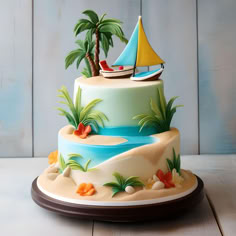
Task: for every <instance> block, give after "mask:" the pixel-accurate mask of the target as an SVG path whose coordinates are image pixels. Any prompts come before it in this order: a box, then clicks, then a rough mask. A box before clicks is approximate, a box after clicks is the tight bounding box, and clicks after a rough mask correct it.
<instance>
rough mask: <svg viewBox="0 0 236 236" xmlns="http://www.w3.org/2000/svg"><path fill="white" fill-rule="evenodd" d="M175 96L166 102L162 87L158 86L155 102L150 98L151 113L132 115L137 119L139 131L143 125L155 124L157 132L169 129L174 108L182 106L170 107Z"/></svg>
mask: <svg viewBox="0 0 236 236" xmlns="http://www.w3.org/2000/svg"><path fill="white" fill-rule="evenodd" d="M177 98H178V97H173V98H171V99H170V100H169V102H168V103H166V98H165V96H164V91H163V88H162V87H161V88H158V89H157V102H155V101H153V99H152V98H151V101H150V106H151V110H152V114H140V115H137V116H134V117H133V119H134V120H139V122H138V125H139V126H140V130H139V132H141V131H142V129H143V128H144V127H145V126H155V127H156V128H157V132H158V133H162V132H165V131H169V130H170V124H171V120H172V118H173V115H174V114H175V112H176V109H177V108H178V107H183V105H177V106H174V107H172V105H173V103H174V101H175V99H177Z"/></svg>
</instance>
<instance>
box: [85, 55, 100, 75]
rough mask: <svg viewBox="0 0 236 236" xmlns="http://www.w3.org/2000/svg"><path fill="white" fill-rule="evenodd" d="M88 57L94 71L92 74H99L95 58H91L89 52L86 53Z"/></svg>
mask: <svg viewBox="0 0 236 236" xmlns="http://www.w3.org/2000/svg"><path fill="white" fill-rule="evenodd" d="M86 58H87V59H88V62H89V65H90V68H91V71H92V76H98V75H99V70H98V69H97V68H96V65H95V63H94V61H93V59H92V58H91V56H90V55H89V53H86Z"/></svg>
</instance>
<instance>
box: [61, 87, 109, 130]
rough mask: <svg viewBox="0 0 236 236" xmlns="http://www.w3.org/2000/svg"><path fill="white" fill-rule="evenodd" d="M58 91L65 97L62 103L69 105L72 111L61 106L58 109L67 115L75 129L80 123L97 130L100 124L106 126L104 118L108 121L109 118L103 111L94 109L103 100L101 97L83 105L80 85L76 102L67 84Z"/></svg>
mask: <svg viewBox="0 0 236 236" xmlns="http://www.w3.org/2000/svg"><path fill="white" fill-rule="evenodd" d="M58 91H59V93H60V94H59V95H58V97H60V98H62V99H63V101H60V103H62V104H65V105H67V106H68V108H69V110H70V112H67V111H66V110H64V109H62V108H60V107H59V108H57V110H59V111H60V112H61V113H60V114H59V115H62V116H65V117H66V118H67V120H68V122H69V123H70V124H71V125H72V126H74V128H75V129H77V128H78V126H79V124H80V123H82V124H83V125H85V126H86V125H91V126H92V127H93V129H94V130H95V131H96V132H97V131H98V128H99V126H98V125H100V126H102V127H104V120H107V121H108V118H107V117H106V115H105V114H104V113H103V112H101V111H97V110H94V107H95V106H96V105H97V104H98V103H100V102H101V101H102V100H101V99H94V100H92V101H91V102H89V103H88V104H87V105H86V106H84V107H83V106H82V105H81V93H82V90H81V88H80V87H78V90H77V94H76V98H75V104H74V103H73V101H72V99H71V97H70V95H69V93H68V90H67V88H66V87H65V86H62V88H61V89H59V90H58Z"/></svg>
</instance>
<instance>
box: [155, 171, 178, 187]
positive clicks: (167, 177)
mask: <svg viewBox="0 0 236 236" xmlns="http://www.w3.org/2000/svg"><path fill="white" fill-rule="evenodd" d="M156 176H157V177H158V178H159V180H160V181H161V182H162V183H163V184H165V188H172V187H173V188H174V187H175V184H174V183H173V182H172V173H171V172H170V171H168V172H167V173H166V174H164V173H163V171H162V170H158V171H157V173H156Z"/></svg>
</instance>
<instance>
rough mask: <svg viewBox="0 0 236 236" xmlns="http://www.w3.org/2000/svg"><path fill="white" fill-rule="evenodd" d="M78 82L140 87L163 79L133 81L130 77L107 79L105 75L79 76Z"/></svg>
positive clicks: (119, 86)
mask: <svg viewBox="0 0 236 236" xmlns="http://www.w3.org/2000/svg"><path fill="white" fill-rule="evenodd" d="M76 82H78V83H79V84H80V86H83V85H87V86H93V87H104V88H140V87H152V86H157V85H159V84H161V83H162V80H155V81H138V82H137V81H132V80H130V79H129V78H127V79H126V78H125V79H106V78H104V77H103V76H95V77H91V78H85V77H79V78H78V79H76Z"/></svg>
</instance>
